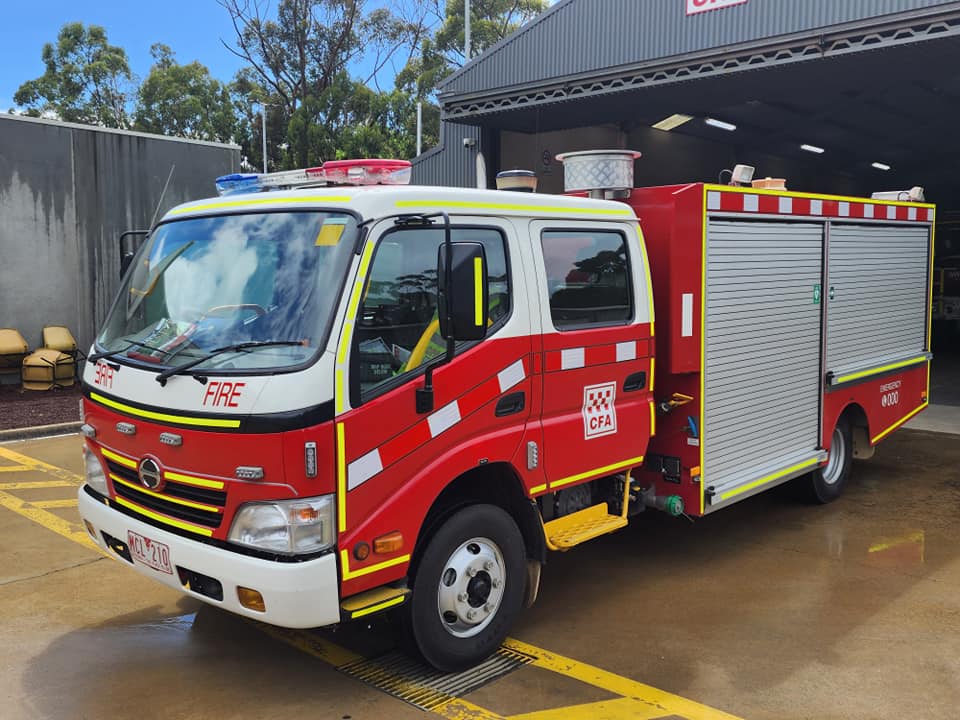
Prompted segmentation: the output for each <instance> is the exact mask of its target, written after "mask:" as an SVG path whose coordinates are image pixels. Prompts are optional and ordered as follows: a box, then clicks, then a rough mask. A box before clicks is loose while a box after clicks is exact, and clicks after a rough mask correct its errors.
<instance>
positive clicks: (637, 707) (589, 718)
mask: <svg viewBox="0 0 960 720" xmlns="http://www.w3.org/2000/svg"><path fill="white" fill-rule="evenodd" d="M662 717H664V709H663V708H662V707H660V706H659V705H657V704H656V703H652V702H649V701H647V700H637V699H636V698H617V699H615V700H601V701H600V702H595V703H586V704H584V705H568V706H566V707H559V708H551V709H550V710H537V711H535V712H529V713H523V714H522V715H510V716H509V717H508V718H507V720H655V719H656V718H662ZM674 717H676V716H674Z"/></svg>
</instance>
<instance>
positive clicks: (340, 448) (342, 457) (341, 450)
mask: <svg viewBox="0 0 960 720" xmlns="http://www.w3.org/2000/svg"><path fill="white" fill-rule="evenodd" d="M337 529H338V531H339V532H341V533H343V532H346V530H347V440H346V430H344V427H343V423H337ZM344 552H346V551H344ZM344 567H346V566H344ZM344 579H346V578H344Z"/></svg>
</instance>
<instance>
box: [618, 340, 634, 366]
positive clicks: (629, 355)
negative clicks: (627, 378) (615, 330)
mask: <svg viewBox="0 0 960 720" xmlns="http://www.w3.org/2000/svg"><path fill="white" fill-rule="evenodd" d="M636 359H637V343H636V342H634V341H633V340H631V341H630V342H622V343H617V362H626V361H627V360H636Z"/></svg>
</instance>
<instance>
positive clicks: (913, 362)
mask: <svg viewBox="0 0 960 720" xmlns="http://www.w3.org/2000/svg"><path fill="white" fill-rule="evenodd" d="M926 361H927V356H926V355H921V356H920V357H915V358H913V359H911V360H903V361H902V362H896V363H891V364H890V365H884V366H882V367H876V368H870V369H869V370H861V371H860V372H855V373H850V374H849V375H841V376H840V377H835V378H834V379H833V384H834V385H839V384H840V383H845V382H850V381H851V380H859V379H860V378H865V377H869V376H871V375H879V374H880V373H885V372H887V371H889V370H898V369H900V368H903V367H907V366H908V365H918V364H919V363H922V362H926Z"/></svg>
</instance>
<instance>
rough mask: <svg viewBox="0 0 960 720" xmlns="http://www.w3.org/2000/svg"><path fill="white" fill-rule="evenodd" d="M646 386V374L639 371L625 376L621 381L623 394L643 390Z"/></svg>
mask: <svg viewBox="0 0 960 720" xmlns="http://www.w3.org/2000/svg"><path fill="white" fill-rule="evenodd" d="M646 385H647V373H646V372H644V371H643V370H641V371H640V372H636V373H633V375H628V376H627V379H626V380H624V381H623V391H624V392H625V393H628V392H636V391H637V390H643V388H645V387H646Z"/></svg>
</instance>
